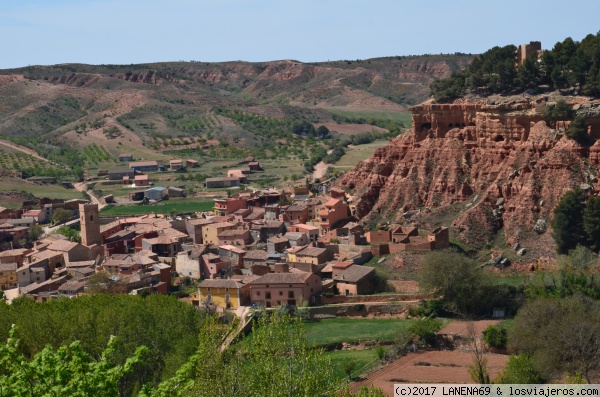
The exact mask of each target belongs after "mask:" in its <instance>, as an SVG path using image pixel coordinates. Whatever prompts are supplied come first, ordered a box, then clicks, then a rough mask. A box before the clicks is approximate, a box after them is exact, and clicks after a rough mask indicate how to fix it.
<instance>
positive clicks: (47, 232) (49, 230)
mask: <svg viewBox="0 0 600 397" xmlns="http://www.w3.org/2000/svg"><path fill="white" fill-rule="evenodd" d="M76 223H79V218H76V219H73V220H71V221H69V222H66V223H62V224H60V225H57V226H44V235H43V236H49V235H51V234H52V233H53V232H54V231H55V230H56V229H58V228H60V227H63V226H71V225H74V224H76Z"/></svg>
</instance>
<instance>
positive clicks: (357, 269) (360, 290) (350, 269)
mask: <svg viewBox="0 0 600 397" xmlns="http://www.w3.org/2000/svg"><path fill="white" fill-rule="evenodd" d="M336 270H338V269H336V265H333V280H334V281H335V282H336V284H337V287H338V290H339V291H340V295H364V294H370V293H373V288H374V285H373V276H374V275H375V268H374V267H369V266H359V265H354V264H351V265H350V266H347V267H345V268H344V269H343V270H338V271H336Z"/></svg>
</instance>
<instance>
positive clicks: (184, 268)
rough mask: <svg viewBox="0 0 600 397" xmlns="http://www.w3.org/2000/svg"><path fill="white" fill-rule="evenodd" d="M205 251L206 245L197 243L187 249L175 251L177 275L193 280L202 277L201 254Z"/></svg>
mask: <svg viewBox="0 0 600 397" xmlns="http://www.w3.org/2000/svg"><path fill="white" fill-rule="evenodd" d="M205 253H207V247H206V246H204V245H199V246H195V247H193V248H192V249H191V250H189V251H182V252H179V253H177V257H176V258H175V272H176V273H177V274H178V275H179V277H185V276H187V277H190V278H192V279H194V280H199V279H201V278H202V255H204V254H205Z"/></svg>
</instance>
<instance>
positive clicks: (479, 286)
mask: <svg viewBox="0 0 600 397" xmlns="http://www.w3.org/2000/svg"><path fill="white" fill-rule="evenodd" d="M421 285H422V286H423V287H424V288H425V289H426V290H429V291H433V292H434V294H435V295H436V296H439V297H441V298H442V304H443V308H444V309H445V310H447V311H449V312H452V313H459V314H467V315H473V314H478V313H483V312H485V311H486V310H491V307H490V306H491V305H493V302H492V301H490V299H491V298H492V297H493V294H492V293H491V291H492V290H493V288H492V282H491V279H490V276H489V274H488V273H487V272H486V271H485V270H483V269H481V268H480V267H479V266H478V264H476V263H475V262H474V261H473V260H471V259H469V258H467V257H466V256H463V255H461V254H458V253H456V252H452V251H437V252H432V253H430V254H428V255H427V258H426V259H425V263H424V265H423V270H422V272H421Z"/></svg>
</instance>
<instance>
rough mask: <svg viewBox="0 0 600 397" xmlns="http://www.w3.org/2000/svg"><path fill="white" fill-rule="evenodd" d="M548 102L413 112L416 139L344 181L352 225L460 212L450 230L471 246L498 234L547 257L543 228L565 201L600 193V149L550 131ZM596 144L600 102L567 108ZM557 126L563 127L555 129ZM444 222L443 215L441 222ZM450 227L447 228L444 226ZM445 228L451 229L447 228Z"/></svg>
mask: <svg viewBox="0 0 600 397" xmlns="http://www.w3.org/2000/svg"><path fill="white" fill-rule="evenodd" d="M555 99H556V98H554V97H552V96H550V97H527V98H520V97H513V98H509V99H507V98H505V99H503V100H492V99H488V100H482V99H479V100H472V101H466V100H462V101H456V102H455V103H453V104H433V103H424V104H421V105H418V106H414V107H412V108H411V110H412V113H413V115H412V120H413V125H412V130H411V131H410V132H408V133H405V134H403V135H400V136H398V137H397V138H395V139H394V140H393V141H391V142H390V144H389V145H388V146H386V147H384V148H381V149H378V150H377V151H376V152H375V153H374V155H373V156H372V157H371V158H369V159H367V160H365V161H363V162H361V163H359V164H357V165H356V167H355V168H354V169H353V170H351V171H349V172H347V173H346V174H344V176H342V177H341V178H340V179H339V180H338V181H337V182H336V185H337V186H341V187H346V188H350V189H352V191H353V192H354V199H353V205H355V211H356V215H357V216H359V217H366V218H365V221H382V220H389V221H390V222H398V221H401V220H403V218H404V216H403V214H404V213H405V212H406V211H409V210H415V209H420V208H421V209H422V208H430V209H431V212H429V214H427V213H426V212H425V211H424V212H422V213H421V214H419V215H417V217H416V219H417V221H419V219H421V220H423V219H425V218H428V220H429V221H430V220H431V219H432V217H435V216H436V214H438V215H439V214H441V213H448V212H452V211H454V214H455V215H456V217H455V219H454V221H453V222H452V225H449V224H448V225H446V226H452V227H453V228H454V230H455V231H456V232H457V233H458V234H459V235H460V237H461V238H462V239H463V240H465V241H466V242H468V243H472V244H476V245H482V244H485V243H489V242H490V241H491V240H492V239H493V238H494V236H495V234H496V232H497V231H498V230H503V233H504V235H505V237H506V238H507V239H508V240H509V241H523V240H528V239H529V240H531V239H533V238H534V236H535V239H536V242H537V243H536V244H537V246H536V248H538V249H537V250H536V254H537V255H551V254H552V253H553V244H554V243H553V241H552V238H551V237H550V233H549V232H546V233H545V234H543V235H541V236H538V235H537V234H536V233H534V232H533V226H534V224H535V222H536V221H537V220H538V219H545V220H550V219H551V218H552V209H553V208H554V206H555V204H556V203H557V201H558V200H559V199H560V197H561V196H562V195H563V194H564V193H565V192H566V191H568V190H569V189H571V188H573V187H574V186H579V185H580V184H582V183H588V184H590V185H591V186H592V189H596V192H598V191H600V184H598V182H597V180H598V179H597V177H598V174H599V165H600V143H598V142H600V141H598V142H597V143H596V144H594V145H593V146H591V147H590V148H585V147H582V146H580V145H579V144H577V143H576V142H574V141H572V140H569V139H567V138H566V137H564V136H563V134H562V133H561V131H556V130H553V129H550V128H549V127H548V126H547V125H546V123H545V122H544V121H542V120H541V113H542V111H543V109H544V107H545V105H546V103H547V102H550V101H554V100H555ZM564 99H566V100H567V101H568V102H570V103H571V104H574V105H575V108H577V109H579V111H580V112H583V113H585V114H586V117H587V118H588V121H589V122H590V124H591V125H590V134H591V135H592V136H593V137H594V138H600V102H598V101H590V100H589V99H588V98H581V97H566V98H564ZM559 125H561V124H559ZM440 216H441V215H440ZM444 219H446V218H444ZM448 222H451V220H449V221H448Z"/></svg>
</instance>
